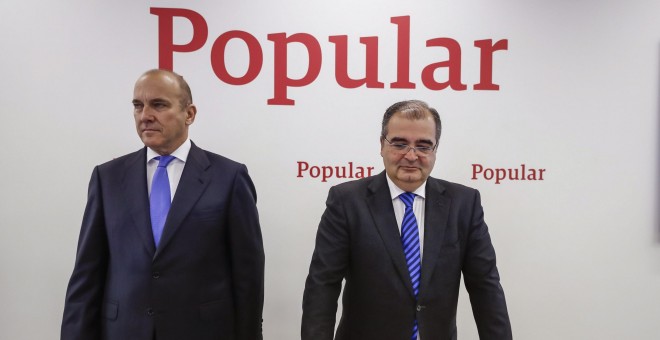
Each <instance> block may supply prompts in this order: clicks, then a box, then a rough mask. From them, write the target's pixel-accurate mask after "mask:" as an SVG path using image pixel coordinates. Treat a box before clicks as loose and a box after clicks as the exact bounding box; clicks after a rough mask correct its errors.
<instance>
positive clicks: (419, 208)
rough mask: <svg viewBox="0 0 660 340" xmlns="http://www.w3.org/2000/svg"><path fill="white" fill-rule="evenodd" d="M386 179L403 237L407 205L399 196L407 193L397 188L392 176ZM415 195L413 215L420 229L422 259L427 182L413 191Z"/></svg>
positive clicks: (420, 253)
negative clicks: (402, 224) (402, 229)
mask: <svg viewBox="0 0 660 340" xmlns="http://www.w3.org/2000/svg"><path fill="white" fill-rule="evenodd" d="M385 177H386V178H387V184H388V186H389V187H390V195H391V196H392V206H393V207H394V215H395V216H396V224H397V225H398V226H399V235H401V222H402V221H403V215H404V213H405V211H406V205H405V204H404V203H403V201H401V199H400V198H399V195H401V194H403V193H404V192H405V191H403V190H401V188H399V187H398V186H396V184H394V182H393V181H392V180H391V179H390V176H387V175H386V176H385ZM413 194H415V200H414V201H413V213H414V214H415V219H416V220H417V227H418V228H419V257H420V258H422V257H423V254H424V200H425V199H426V181H424V183H422V185H420V186H419V188H417V190H415V191H413Z"/></svg>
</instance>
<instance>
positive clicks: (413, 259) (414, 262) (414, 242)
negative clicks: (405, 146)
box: [399, 192, 422, 340]
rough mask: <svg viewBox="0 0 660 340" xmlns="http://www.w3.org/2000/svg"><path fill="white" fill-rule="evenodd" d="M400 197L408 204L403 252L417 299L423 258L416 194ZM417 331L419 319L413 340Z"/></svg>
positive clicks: (415, 323) (407, 193) (404, 225)
mask: <svg viewBox="0 0 660 340" xmlns="http://www.w3.org/2000/svg"><path fill="white" fill-rule="evenodd" d="M399 199H401V201H402V202H403V204H405V206H406V211H405V212H404V213H403V221H402V222H401V243H402V244H403V253H404V255H405V256H406V264H407V265H408V272H409V273H410V281H411V282H412V287H413V293H415V299H417V297H418V295H419V279H420V277H421V273H422V258H421V256H420V255H421V254H420V247H419V231H418V227H417V219H416V218H415V214H414V213H413V201H415V194H413V193H412V192H404V193H403V194H401V195H399ZM417 331H418V330H417V319H415V322H414V324H413V333H412V337H411V339H412V340H417Z"/></svg>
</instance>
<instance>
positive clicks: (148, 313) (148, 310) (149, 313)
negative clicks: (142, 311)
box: [147, 308, 155, 316]
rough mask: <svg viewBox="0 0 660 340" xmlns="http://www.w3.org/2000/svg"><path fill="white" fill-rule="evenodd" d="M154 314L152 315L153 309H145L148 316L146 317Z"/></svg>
mask: <svg viewBox="0 0 660 340" xmlns="http://www.w3.org/2000/svg"><path fill="white" fill-rule="evenodd" d="M154 314H155V313H154V310H153V309H151V308H147V315H148V316H154Z"/></svg>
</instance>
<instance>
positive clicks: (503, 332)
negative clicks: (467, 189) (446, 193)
mask: <svg viewBox="0 0 660 340" xmlns="http://www.w3.org/2000/svg"><path fill="white" fill-rule="evenodd" d="M474 192H475V195H474V200H473V202H472V207H471V211H472V215H471V221H470V224H469V228H470V229H469V231H468V236H467V237H468V240H467V245H466V252H465V260H464V261H465V262H464V265H463V275H464V280H465V288H466V289H467V291H468V293H469V294H470V303H471V305H472V313H473V314H474V319H475V321H476V324H477V329H478V331H479V338H481V339H495V340H510V339H512V334H511V323H510V321H509V315H508V311H507V307H506V301H505V298H504V290H503V289H502V286H501V285H500V276H499V273H498V271H497V266H496V261H495V250H494V248H493V245H492V243H491V239H490V234H489V233H488V226H487V225H486V223H485V222H484V211H483V208H482V206H481V198H480V195H479V192H478V191H476V190H475V191H474Z"/></svg>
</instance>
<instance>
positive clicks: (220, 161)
mask: <svg viewBox="0 0 660 340" xmlns="http://www.w3.org/2000/svg"><path fill="white" fill-rule="evenodd" d="M191 157H193V158H192V159H191ZM192 160H194V161H197V162H201V163H204V162H206V161H208V162H209V164H210V165H213V166H218V167H221V168H222V169H223V171H228V170H238V169H243V168H246V166H245V164H243V163H240V162H237V161H235V160H233V159H230V158H228V157H225V156H222V155H220V154H217V153H215V152H211V151H208V150H205V149H202V148H200V147H198V146H194V147H193V148H192V149H190V154H189V155H188V161H192Z"/></svg>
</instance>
